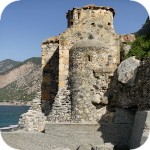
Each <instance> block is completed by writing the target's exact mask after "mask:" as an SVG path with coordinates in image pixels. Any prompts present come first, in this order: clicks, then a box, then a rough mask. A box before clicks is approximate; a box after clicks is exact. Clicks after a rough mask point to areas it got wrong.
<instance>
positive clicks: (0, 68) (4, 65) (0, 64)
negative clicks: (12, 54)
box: [0, 59, 20, 74]
mask: <svg viewBox="0 0 150 150" xmlns="http://www.w3.org/2000/svg"><path fill="white" fill-rule="evenodd" d="M19 63H20V62H19V61H14V60H11V59H6V60H3V61H0V74H1V73H4V72H6V71H8V70H9V69H11V68H13V67H15V66H16V65H17V64H19Z"/></svg>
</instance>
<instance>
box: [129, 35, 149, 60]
mask: <svg viewBox="0 0 150 150" xmlns="http://www.w3.org/2000/svg"><path fill="white" fill-rule="evenodd" d="M131 56H136V58H137V59H140V60H145V59H146V58H148V57H150V36H147V37H146V36H139V37H137V38H136V40H135V41H134V42H133V43H131V49H130V50H129V52H128V54H127V56H126V58H128V57H131Z"/></svg>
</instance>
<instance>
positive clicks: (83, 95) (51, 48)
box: [42, 4, 120, 123]
mask: <svg viewBox="0 0 150 150" xmlns="http://www.w3.org/2000/svg"><path fill="white" fill-rule="evenodd" d="M114 15H115V12H114V9H113V8H111V7H102V6H100V7H99V6H95V5H93V4H91V5H87V6H84V7H82V8H73V10H69V11H68V13H67V19H68V28H67V30H66V31H64V32H63V33H61V34H60V35H59V36H56V37H52V38H49V39H47V40H45V41H44V42H43V44H42V67H43V82H42V110H43V112H44V113H45V115H46V116H47V120H48V121H51V122H77V123H79V122H81V123H86V122H93V123H95V122H97V121H98V120H99V119H100V117H101V115H102V114H103V113H105V112H103V110H105V111H106V109H104V108H105V107H106V105H107V103H108V98H107V95H106V94H105V92H106V91H107V88H108V85H109V82H110V78H111V77H112V76H113V73H114V71H115V70H116V68H117V65H118V64H119V63H120V36H119V35H117V34H116V33H115V31H114V27H113V17H114Z"/></svg>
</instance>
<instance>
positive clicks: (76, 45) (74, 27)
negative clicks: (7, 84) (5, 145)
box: [19, 5, 150, 149]
mask: <svg viewBox="0 0 150 150" xmlns="http://www.w3.org/2000/svg"><path fill="white" fill-rule="evenodd" d="M114 15H115V12H114V9H113V8H111V7H99V6H95V5H88V6H84V7H82V8H73V10H69V11H68V13H67V19H68V28H67V29H66V31H64V32H63V33H61V34H60V35H59V36H56V37H51V38H48V39H46V40H44V41H43V43H42V70H43V72H42V76H43V81H42V84H41V93H40V92H38V95H40V94H41V97H40V96H37V97H36V98H35V99H34V100H33V103H32V106H31V108H30V110H29V111H28V112H27V113H26V114H23V115H22V116H21V119H20V122H19V124H20V127H22V128H25V129H26V130H36V131H43V130H47V131H46V132H48V131H51V127H52V124H51V123H73V124H74V123H77V124H78V123H82V124H84V125H85V124H89V123H90V124H92V123H94V124H98V123H99V124H100V129H99V131H100V132H101V133H102V136H101V139H103V140H104V142H105V141H106V142H109V143H112V144H113V145H117V146H119V147H122V146H123V148H125V147H126V146H129V147H130V148H137V147H138V146H140V145H141V144H143V143H144V142H145V141H146V139H147V137H148V133H149V129H150V112H149V111H148V110H149V106H150V102H149V98H150V94H149V93H150V92H149V89H150V86H149V85H150V79H149V72H150V68H149V66H150V65H149V64H150V59H148V60H147V61H146V62H140V61H139V60H136V59H135V57H131V58H128V59H126V60H124V61H122V60H123V58H124V55H126V54H127V53H128V51H129V49H130V48H131V47H130V45H128V42H133V41H134V40H135V35H134V34H128V35H118V34H116V33H115V31H114V27H113V17H114ZM140 33H141V32H140ZM136 34H137V33H136ZM120 61H122V62H121V64H120ZM118 66H119V67H118ZM141 91H142V92H141ZM138 110H140V111H138ZM42 112H43V113H44V115H45V116H46V117H45V116H44V115H43V113H42ZM45 120H46V121H47V126H45V127H44V125H45ZM49 123H50V124H51V126H50V129H49ZM54 125H56V124H54ZM57 125H58V126H59V125H62V124H57ZM70 125H71V124H70ZM98 136H99V135H98ZM83 147H84V146H83ZM117 148H118V147H116V149H117Z"/></svg>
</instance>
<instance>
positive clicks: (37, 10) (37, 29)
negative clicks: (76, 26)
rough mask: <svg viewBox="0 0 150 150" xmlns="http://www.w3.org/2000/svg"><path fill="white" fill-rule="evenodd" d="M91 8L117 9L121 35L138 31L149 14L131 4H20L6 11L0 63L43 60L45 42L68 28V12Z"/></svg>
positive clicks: (0, 24)
mask: <svg viewBox="0 0 150 150" xmlns="http://www.w3.org/2000/svg"><path fill="white" fill-rule="evenodd" d="M88 4H95V5H98V6H110V7H113V8H114V9H115V12H116V15H115V17H114V29H115V32H116V33H118V34H128V33H133V32H136V31H138V30H139V29H140V28H141V27H142V25H143V24H144V22H145V21H146V18H147V17H148V13H147V11H146V10H145V8H144V7H143V6H142V5H140V4H139V3H137V2H131V1H130V0H20V1H18V2H13V3H11V4H10V5H8V6H7V7H6V9H5V10H4V11H3V13H2V18H1V20H0V61H2V60H5V59H13V60H16V61H24V60H26V59H28V58H31V57H41V44H42V41H43V40H45V39H47V38H49V37H51V36H56V35H59V34H60V33H61V32H63V31H65V30H66V28H67V20H66V12H67V11H68V10H69V9H72V8H73V7H82V6H85V5H88Z"/></svg>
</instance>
